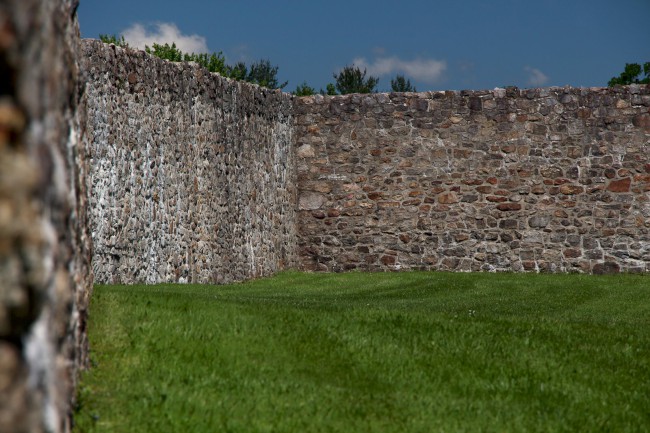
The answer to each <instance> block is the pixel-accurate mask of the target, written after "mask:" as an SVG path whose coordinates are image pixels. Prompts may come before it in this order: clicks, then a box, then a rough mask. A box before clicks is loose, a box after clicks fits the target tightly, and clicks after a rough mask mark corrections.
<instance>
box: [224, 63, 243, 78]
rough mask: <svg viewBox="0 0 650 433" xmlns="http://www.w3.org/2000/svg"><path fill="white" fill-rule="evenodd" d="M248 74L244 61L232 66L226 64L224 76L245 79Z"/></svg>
mask: <svg viewBox="0 0 650 433" xmlns="http://www.w3.org/2000/svg"><path fill="white" fill-rule="evenodd" d="M247 75H248V67H247V66H246V63H244V62H237V63H235V65H234V66H228V68H227V72H226V76H228V77H230V78H234V79H235V80H242V81H243V80H245V79H246V76H247Z"/></svg>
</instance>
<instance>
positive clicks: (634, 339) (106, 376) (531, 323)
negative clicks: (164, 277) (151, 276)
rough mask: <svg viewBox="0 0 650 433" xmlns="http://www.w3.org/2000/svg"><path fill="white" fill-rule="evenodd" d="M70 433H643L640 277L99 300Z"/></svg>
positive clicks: (160, 289) (204, 290) (647, 308)
mask: <svg viewBox="0 0 650 433" xmlns="http://www.w3.org/2000/svg"><path fill="white" fill-rule="evenodd" d="M90 314H91V320H90V328H89V332H90V343H91V350H92V352H91V359H92V362H93V365H94V366H93V368H92V369H91V370H90V371H89V372H87V373H85V374H84V375H83V378H82V383H81V387H80V395H79V399H80V401H79V409H78V412H77V413H76V416H75V419H76V423H77V426H76V429H75V431H77V432H157V433H158V432H648V431H650V278H649V277H648V276H638V275H637V276H635V275H617V276H585V275H533V274H448V273H431V272H429V273H427V272H403V273H377V274H365V273H346V274H303V273H297V272H285V273H282V274H279V275H278V276H276V277H274V278H271V279H261V280H257V281H253V282H248V283H242V284H234V285H227V286H199V285H157V286H98V287H96V288H95V292H94V295H93V299H92V303H91V310H90Z"/></svg>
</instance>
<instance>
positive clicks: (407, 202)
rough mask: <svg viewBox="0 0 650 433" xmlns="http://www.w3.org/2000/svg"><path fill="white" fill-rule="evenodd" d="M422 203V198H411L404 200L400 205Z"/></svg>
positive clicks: (417, 204)
mask: <svg viewBox="0 0 650 433" xmlns="http://www.w3.org/2000/svg"><path fill="white" fill-rule="evenodd" d="M421 203H422V200H420V199H417V198H413V199H410V200H404V201H403V202H402V206H419V205H420V204H421Z"/></svg>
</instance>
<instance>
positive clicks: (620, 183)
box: [607, 177, 632, 192]
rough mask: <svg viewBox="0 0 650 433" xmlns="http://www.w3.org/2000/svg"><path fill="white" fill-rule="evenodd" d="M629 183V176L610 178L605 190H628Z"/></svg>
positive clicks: (630, 181) (630, 180)
mask: <svg viewBox="0 0 650 433" xmlns="http://www.w3.org/2000/svg"><path fill="white" fill-rule="evenodd" d="M631 183H632V179H631V178H629V177H626V178H625V179H619V180H612V181H611V182H609V185H607V190H608V191H612V192H629V191H630V184H631Z"/></svg>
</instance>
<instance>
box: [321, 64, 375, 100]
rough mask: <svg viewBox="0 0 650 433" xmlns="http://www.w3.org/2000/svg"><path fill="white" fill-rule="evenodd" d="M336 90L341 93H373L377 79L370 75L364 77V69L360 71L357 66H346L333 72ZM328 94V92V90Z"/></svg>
mask: <svg viewBox="0 0 650 433" xmlns="http://www.w3.org/2000/svg"><path fill="white" fill-rule="evenodd" d="M334 79H335V80H336V90H338V91H339V93H340V94H341V95H346V94H348V93H373V92H376V91H377V90H376V89H377V84H378V83H379V79H378V78H376V77H373V76H372V75H370V76H368V77H367V78H366V70H365V69H364V70H363V71H361V69H359V67H357V66H354V65H352V66H346V67H344V68H343V69H341V71H340V72H339V73H338V74H334ZM328 94H329V92H328Z"/></svg>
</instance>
